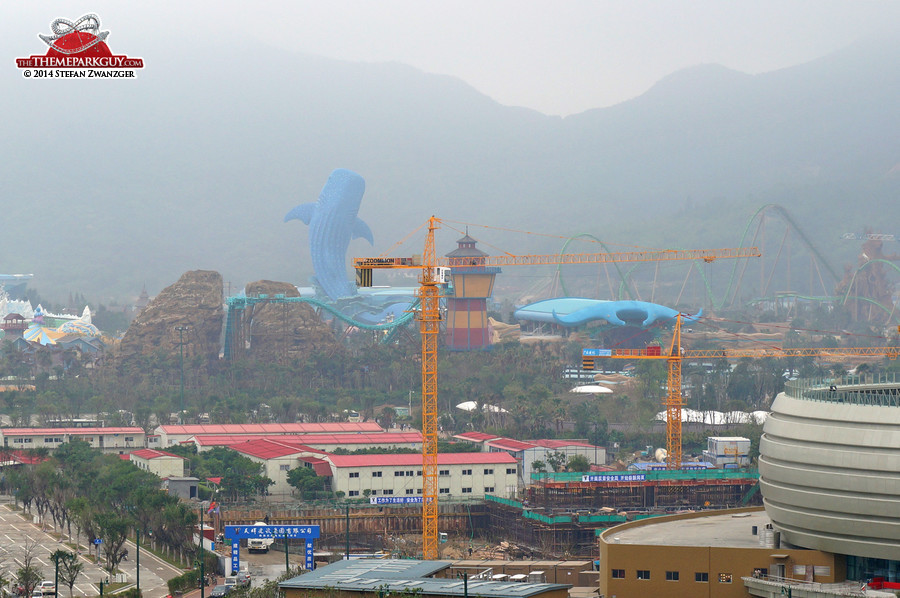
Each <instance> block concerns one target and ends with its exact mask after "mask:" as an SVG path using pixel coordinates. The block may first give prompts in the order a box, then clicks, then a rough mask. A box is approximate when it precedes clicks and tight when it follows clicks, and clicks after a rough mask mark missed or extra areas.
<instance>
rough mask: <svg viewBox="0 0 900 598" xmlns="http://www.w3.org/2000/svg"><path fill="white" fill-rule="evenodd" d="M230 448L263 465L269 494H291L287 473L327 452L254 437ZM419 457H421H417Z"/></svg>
mask: <svg viewBox="0 0 900 598" xmlns="http://www.w3.org/2000/svg"><path fill="white" fill-rule="evenodd" d="M229 448H230V449H232V450H234V451H237V452H238V453H240V454H242V455H244V456H245V457H247V458H249V459H250V460H251V461H255V462H256V463H259V464H261V465H262V466H263V468H264V471H263V475H264V476H266V477H268V478H269V479H271V480H272V481H273V482H274V483H273V484H272V485H271V486H269V494H276V495H277V494H281V495H289V494H291V492H292V490H293V488H292V487H291V485H290V484H288V481H287V474H288V472H289V471H290V470H292V469H296V468H297V467H301V466H306V462H303V461H301V459H303V458H305V457H318V458H322V457H323V456H325V455H326V454H327V453H325V452H323V451H319V450H316V449H314V448H310V447H308V446H304V445H302V444H299V443H297V444H295V443H288V442H281V441H278V440H271V439H266V438H256V439H253V440H247V441H245V442H241V443H237V444H232V445H231V446H229ZM419 459H421V457H419Z"/></svg>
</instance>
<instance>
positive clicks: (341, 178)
mask: <svg viewBox="0 0 900 598" xmlns="http://www.w3.org/2000/svg"><path fill="white" fill-rule="evenodd" d="M365 190H366V182H365V180H364V179H363V178H362V177H361V176H359V175H358V174H356V173H355V172H353V171H352V170H346V169H343V168H339V169H337V170H335V171H334V172H332V173H331V176H329V177H328V181H326V183H325V186H324V187H323V188H322V192H321V193H320V194H319V201H318V202H316V203H305V204H302V205H299V206H297V207H296V208H294V209H293V210H291V211H290V212H288V213H287V215H286V216H285V217H284V221H285V222H287V221H288V220H294V219H297V220H302V221H303V222H304V223H306V224H308V225H309V253H310V257H311V259H312V264H313V268H314V269H315V272H316V276H315V280H316V281H317V282H318V283H319V286H321V287H322V290H323V291H324V292H325V294H326V295H328V296H329V297H330V298H331V299H339V298H341V297H349V296H351V295H355V294H356V285H355V284H354V283H353V282H352V281H350V280H348V279H347V268H346V261H345V260H346V255H347V247H348V246H349V245H350V240H351V239H356V238H360V237H362V238H363V239H366V240H367V241H368V242H369V243H370V244H374V240H373V239H372V231H371V230H370V229H369V226H368V225H367V224H366V223H365V222H363V221H362V220H360V219H359V217H358V216H357V213H358V212H359V204H360V203H361V202H362V196H363V193H365Z"/></svg>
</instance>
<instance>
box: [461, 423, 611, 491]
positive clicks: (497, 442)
mask: <svg viewBox="0 0 900 598" xmlns="http://www.w3.org/2000/svg"><path fill="white" fill-rule="evenodd" d="M454 438H458V439H460V440H465V441H468V442H476V443H480V444H481V445H482V446H483V447H484V450H485V451H488V452H505V453H508V454H510V455H512V456H513V457H515V459H516V461H518V463H519V473H520V474H522V480H521V481H520V482H521V483H522V484H525V483H526V482H527V481H528V480H530V479H531V474H532V473H533V469H534V465H533V464H534V462H535V461H540V462H542V463H544V465H545V466H546V467H547V470H548V471H549V470H550V465H549V463H548V462H547V458H548V457H549V456H550V455H551V454H553V453H561V454H562V455H563V456H564V458H565V461H568V460H569V457H571V456H573V455H584V456H585V457H586V458H587V460H588V462H590V463H592V464H596V465H604V464H606V449H605V448H603V447H602V446H594V445H592V444H590V443H588V442H586V441H585V440H583V439H580V440H556V439H544V440H527V441H522V440H515V439H513V438H503V437H497V436H495V435H492V434H485V433H484V432H465V433H463V434H457V435H456V436H454Z"/></svg>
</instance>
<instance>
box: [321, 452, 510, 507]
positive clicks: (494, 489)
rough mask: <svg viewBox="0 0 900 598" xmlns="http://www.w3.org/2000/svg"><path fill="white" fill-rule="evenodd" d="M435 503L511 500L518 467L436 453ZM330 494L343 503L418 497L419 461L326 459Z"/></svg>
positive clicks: (497, 458) (498, 457)
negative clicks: (340, 494)
mask: <svg viewBox="0 0 900 598" xmlns="http://www.w3.org/2000/svg"><path fill="white" fill-rule="evenodd" d="M437 458H438V493H439V498H440V497H447V498H450V497H453V498H484V495H485V494H492V495H495V496H502V497H507V498H510V497H515V495H516V490H517V489H518V476H519V470H518V464H517V463H516V460H515V458H513V457H512V456H511V455H509V454H507V453H438V456H437ZM325 459H326V460H327V461H328V462H329V463H330V464H331V471H332V478H333V479H332V490H333V491H335V492H337V491H342V492H344V494H345V496H347V497H348V498H358V497H362V496H365V494H366V492H365V491H366V490H369V495H370V496H394V497H402V496H421V494H422V455H416V454H402V455H328V456H327V457H325Z"/></svg>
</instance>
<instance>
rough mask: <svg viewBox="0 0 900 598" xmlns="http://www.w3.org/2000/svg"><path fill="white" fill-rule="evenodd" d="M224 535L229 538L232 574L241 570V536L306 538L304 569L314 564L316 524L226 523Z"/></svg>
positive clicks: (317, 529)
mask: <svg viewBox="0 0 900 598" xmlns="http://www.w3.org/2000/svg"><path fill="white" fill-rule="evenodd" d="M225 537H226V538H227V539H228V540H231V572H232V574H233V575H236V574H237V572H238V571H240V570H241V549H240V546H241V545H240V541H241V539H243V538H264V539H272V540H282V539H285V538H287V539H289V540H298V539H304V540H306V570H307V571H312V570H313V569H314V568H315V566H316V563H315V559H314V558H313V540H314V539H315V538H318V537H319V526H318V525H226V526H225ZM285 550H287V547H285Z"/></svg>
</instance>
